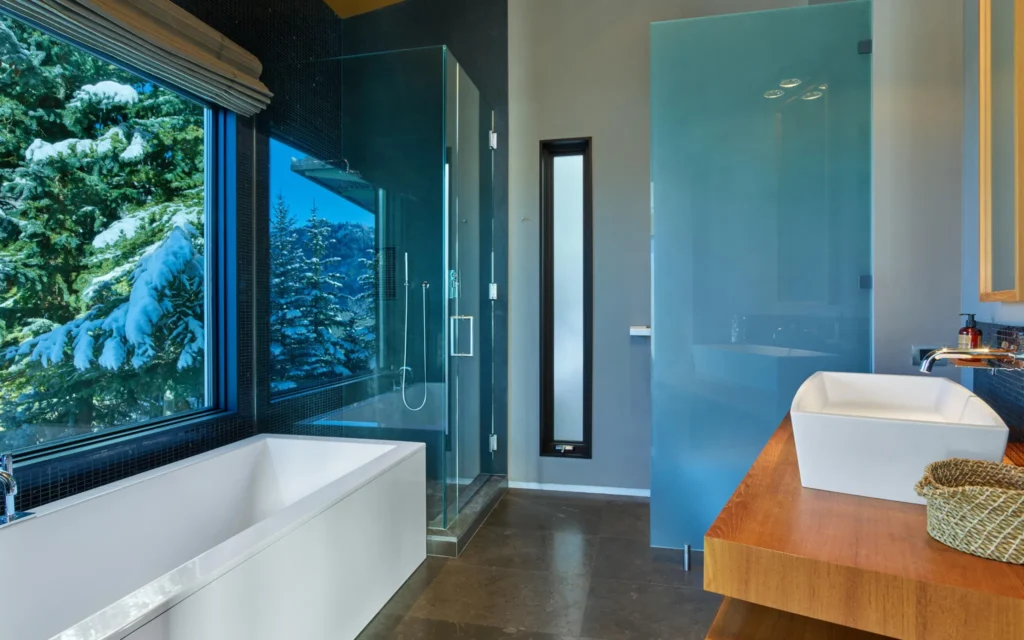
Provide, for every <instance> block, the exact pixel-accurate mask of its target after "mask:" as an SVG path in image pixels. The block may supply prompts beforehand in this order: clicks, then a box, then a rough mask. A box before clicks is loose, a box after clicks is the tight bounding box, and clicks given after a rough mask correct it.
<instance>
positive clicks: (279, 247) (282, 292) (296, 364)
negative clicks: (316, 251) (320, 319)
mask: <svg viewBox="0 0 1024 640" xmlns="http://www.w3.org/2000/svg"><path fill="white" fill-rule="evenodd" d="M270 246H271V247H272V250H271V254H270V292H271V296H270V388H271V390H272V391H286V390H288V389H294V388H296V387H297V386H299V383H300V382H301V381H302V379H303V378H304V377H305V376H306V371H305V369H304V365H303V364H302V363H303V360H304V359H305V358H306V357H307V356H308V353H309V350H310V345H311V342H312V338H313V336H312V333H311V331H310V327H309V321H308V320H307V307H308V305H309V296H308V295H306V288H305V284H306V278H307V276H306V272H307V270H308V268H309V266H308V264H307V260H306V257H305V255H304V254H303V251H302V243H301V242H300V240H299V235H298V232H297V231H296V227H295V218H294V217H292V215H291V211H290V210H289V208H288V205H287V204H286V203H285V200H284V196H283V195H281V194H278V196H277V199H276V200H275V201H274V207H273V211H272V212H271V217H270Z"/></svg>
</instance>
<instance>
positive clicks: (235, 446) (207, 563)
mask: <svg viewBox="0 0 1024 640" xmlns="http://www.w3.org/2000/svg"><path fill="white" fill-rule="evenodd" d="M269 440H299V441H309V442H326V443H350V444H356V445H388V446H390V447H391V448H390V449H389V450H387V451H384V452H383V453H381V454H380V455H379V456H377V457H376V458H374V459H373V460H370V461H369V462H367V463H366V464H363V465H361V466H359V467H356V468H355V469H353V470H351V471H350V472H348V473H346V474H345V475H343V476H341V477H339V478H336V479H334V480H333V481H331V482H329V483H327V484H325V485H323V486H321V487H319V488H317V489H315V490H314V491H312V492H311V493H309V494H308V495H306V496H303V497H302V498H300V499H298V500H296V501H295V502H293V503H292V504H290V505H288V506H287V507H285V508H283V509H281V510H280V511H278V512H276V513H274V514H273V515H271V516H269V517H267V518H264V519H263V520H261V521H259V522H257V523H255V524H253V525H252V526H250V527H248V528H247V529H243V530H242V531H240V532H238V533H236V534H235V535H233V536H231V537H230V538H228V539H227V540H223V541H222V542H220V543H218V544H216V545H214V546H213V547H211V548H210V549H207V550H206V551H204V552H202V553H200V554H199V555H198V556H196V557H195V558H191V559H189V560H187V561H185V562H184V563H182V564H181V565H179V566H178V567H175V568H174V569H171V570H170V571H168V572H166V573H164V574H163V575H161V576H159V577H157V578H155V579H154V580H152V581H150V582H149V583H147V584H145V585H141V586H140V587H139V588H137V589H135V590H134V591H132V592H130V593H128V594H126V595H124V596H122V597H121V598H120V599H118V600H117V601H115V602H112V603H110V604H109V605H107V606H106V607H104V608H102V609H100V610H99V611H97V612H95V613H93V614H91V615H90V616H89V617H87V618H85V619H83V620H81V621H79V622H77V623H75V624H73V625H72V626H70V627H68V628H67V629H64V630H63V631H60V632H58V633H57V634H56V635H54V636H52V638H51V639H50V640H84V639H86V638H89V639H93V638H100V639H103V640H121V639H123V638H125V637H127V636H129V635H130V634H132V633H133V632H135V631H137V630H138V629H140V628H141V627H142V626H144V625H145V624H147V623H149V622H151V621H152V620H153V619H155V618H156V617H158V616H160V615H161V614H163V613H164V612H166V611H167V610H169V609H171V608H172V607H174V606H175V605H177V604H179V603H181V602H182V601H184V600H185V599H186V598H188V597H189V596H192V595H193V594H195V593H196V592H198V591H199V590H201V589H202V588H204V587H205V586H207V585H208V584H210V583H212V582H213V581H214V580H216V579H218V578H220V577H221V576H223V575H225V574H227V573H229V572H230V571H232V570H233V569H235V568H236V567H238V566H239V565H241V564H242V563H243V562H245V561H246V560H248V559H250V558H252V557H253V556H255V555H257V554H259V553H260V552H262V551H264V550H265V549H267V548H269V547H270V546H271V545H273V544H274V543H276V542H277V541H279V540H281V539H283V538H284V537H286V536H287V535H289V534H290V533H292V532H294V531H295V530H297V529H299V528H300V527H302V526H303V525H304V524H306V523H307V522H309V521H311V520H313V519H314V518H316V517H318V516H320V515H321V514H323V513H324V512H325V511H327V510H329V509H330V508H332V507H333V506H335V505H337V504H338V503H340V502H341V501H342V500H344V499H345V498H347V497H348V496H350V495H352V494H353V493H355V492H356V491H358V490H359V489H361V488H362V487H364V486H366V485H368V484H369V483H371V482H373V481H374V480H375V479H377V478H379V477H380V476H382V475H384V474H385V473H387V472H388V471H389V470H391V469H392V468H394V467H396V466H398V465H401V464H402V463H404V462H405V461H407V460H408V459H410V458H412V457H414V456H416V455H417V454H423V455H425V452H426V445H425V444H424V443H421V442H400V441H392V440H370V439H363V438H335V437H331V436H304V435H289V434H269V433H268V434H259V435H256V436H251V437H249V438H245V439H244V440H239V441H238V442H233V443H231V444H228V445H225V446H223V447H218V448H217V449H212V450H210V451H207V452H204V453H201V454H199V455H196V456H192V457H190V458H185V459H183V460H179V461H177V462H174V463H171V464H168V465H164V466H161V467H157V468H156V469H151V470H149V471H145V472H143V473H139V474H136V475H133V476H129V477H128V478H124V479H122V480H118V481H116V482H112V483H110V484H107V485H103V486H101V487H97V488H95V489H92V490H90V491H85V492H82V493H80V494H76V495H73V496H69V497H67V498H62V499H61V500H57V501H55V502H52V503H48V504H46V505H42V506H40V507H39V509H37V510H36V511H35V516H34V518H41V517H45V516H46V515H47V514H50V513H53V512H56V511H58V510H61V509H65V508H68V507H71V506H74V505H78V504H81V503H84V502H89V501H91V500H95V499H97V498H99V497H102V496H104V495H106V494H108V493H110V492H113V491H117V490H119V489H123V488H125V487H128V486H131V485H133V484H136V483H140V482H145V481H147V480H151V479H153V478H156V477H159V476H162V475H164V474H167V473H173V472H175V471H178V470H181V469H185V468H187V467H190V466H192V465H195V464H199V463H202V462H204V461H208V460H211V459H213V458H217V457H220V456H222V455H226V454H229V453H231V452H234V451H236V450H239V449H242V448H245V447H248V446H253V445H258V444H262V443H265V442H267V441H269ZM425 500H426V494H425V492H424V501H425ZM423 539H424V552H425V550H426V528H424V536H423ZM136 597H141V598H143V599H144V600H145V599H146V598H147V597H148V598H149V601H148V602H145V603H144V605H142V606H144V607H145V609H144V610H142V611H141V612H140V605H139V603H138V602H136V601H135V600H134V598H136Z"/></svg>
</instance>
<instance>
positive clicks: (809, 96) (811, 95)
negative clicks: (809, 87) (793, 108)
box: [800, 91, 825, 100]
mask: <svg viewBox="0 0 1024 640" xmlns="http://www.w3.org/2000/svg"><path fill="white" fill-rule="evenodd" d="M823 95H825V94H824V93H822V92H821V91H808V92H807V93H805V94H804V95H802V96H800V99H801V100H817V99H818V98H820V97H821V96H823Z"/></svg>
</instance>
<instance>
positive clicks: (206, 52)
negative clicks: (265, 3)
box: [0, 0, 273, 116]
mask: <svg viewBox="0 0 1024 640" xmlns="http://www.w3.org/2000/svg"><path fill="white" fill-rule="evenodd" d="M0 8H2V9H4V10H7V11H8V12H10V13H11V14H12V15H15V16H19V17H22V18H25V19H26V20H29V21H31V22H34V23H36V24H38V25H40V26H42V27H45V28H46V29H49V30H51V31H53V32H54V33H56V34H58V35H62V36H65V37H67V38H69V39H71V40H73V41H75V42H79V43H81V44H83V45H85V46H87V47H91V48H92V49H94V50H95V51H97V52H99V53H102V54H106V55H108V56H110V57H111V58H113V59H114V60H117V61H120V62H123V63H125V64H127V65H130V66H132V67H134V68H135V69H137V70H138V71H141V72H143V73H146V74H148V75H150V76H152V77H153V78H154V79H156V80H163V81H165V82H167V83H168V84H170V85H172V86H176V87H179V88H181V89H184V90H186V91H189V92H191V93H193V94H195V95H196V96H199V97H200V98H205V99H206V100H209V101H210V102H212V103H214V104H217V105H220V106H222V107H225V108H227V109H231V110H232V111H234V112H236V113H238V114H241V115H243V116H251V115H254V114H256V113H258V112H259V111H261V110H263V109H264V108H265V107H266V106H267V104H269V102H270V98H271V97H272V96H273V94H272V93H270V91H269V90H268V89H267V87H266V86H265V85H264V84H263V83H262V82H260V80H259V76H260V72H261V71H262V70H263V66H262V65H261V64H260V61H259V60H258V59H257V58H256V57H255V56H253V55H252V54H251V53H249V52H248V51H246V50H245V49H243V48H241V47H239V46H238V45H237V44H235V43H234V42H232V41H231V40H228V39H227V38H226V37H224V35H223V34H221V33H220V32H218V31H216V30H215V29H212V28H211V27H209V26H208V25H206V24H205V23H203V22H202V21H200V20H198V19H197V18H195V17H194V16H193V15H192V14H190V13H188V12H187V11H185V10H184V9H181V8H180V7H178V6H176V5H174V4H173V3H171V2H170V0H0Z"/></svg>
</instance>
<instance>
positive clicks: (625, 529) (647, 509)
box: [601, 502, 651, 543]
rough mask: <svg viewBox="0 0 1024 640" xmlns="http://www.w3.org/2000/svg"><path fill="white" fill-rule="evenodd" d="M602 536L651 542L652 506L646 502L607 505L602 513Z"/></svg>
mask: <svg viewBox="0 0 1024 640" xmlns="http://www.w3.org/2000/svg"><path fill="white" fill-rule="evenodd" d="M601 535H603V536H612V537H615V538H631V539H634V540H642V541H644V542H645V543H646V542H649V541H650V539H651V505H650V504H648V503H646V502H614V503H611V504H607V505H605V507H604V508H603V509H602V512H601Z"/></svg>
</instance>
